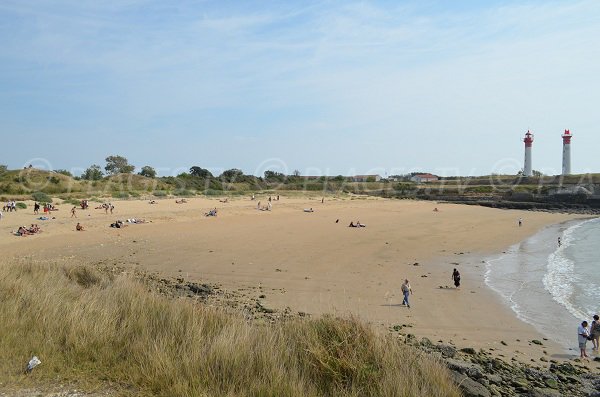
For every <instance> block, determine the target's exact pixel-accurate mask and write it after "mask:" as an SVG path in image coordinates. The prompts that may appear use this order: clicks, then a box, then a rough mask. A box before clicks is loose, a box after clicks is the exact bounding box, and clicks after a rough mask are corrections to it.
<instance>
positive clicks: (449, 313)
mask: <svg viewBox="0 0 600 397" xmlns="http://www.w3.org/2000/svg"><path fill="white" fill-rule="evenodd" d="M257 201H261V202H262V204H263V205H264V204H266V197H264V196H261V197H257V200H256V201H250V200H249V199H248V198H238V199H230V202H229V203H221V202H219V201H218V199H200V198H193V199H188V203H187V204H176V203H175V200H174V199H165V200H158V201H157V202H158V204H156V205H150V204H148V202H147V201H141V200H139V201H117V202H114V204H115V206H116V209H115V213H114V215H112V216H111V215H110V214H109V215H106V214H105V213H104V210H96V209H89V210H87V211H81V210H78V211H77V216H78V218H77V219H75V218H71V214H70V208H71V207H72V206H71V205H68V204H63V205H60V206H59V208H60V210H59V211H56V212H53V213H52V216H54V217H56V219H51V220H48V221H37V220H35V218H36V216H34V215H33V214H32V212H33V210H32V206H31V205H30V208H29V209H27V210H19V211H18V212H17V213H8V214H5V216H4V219H3V220H2V221H0V236H1V237H0V249H2V252H3V257H4V258H10V257H12V256H19V257H22V256H24V255H29V256H32V257H34V258H39V259H48V258H56V257H70V256H73V257H75V258H77V259H81V261H83V262H93V263H97V262H102V263H118V264H125V265H131V266H135V267H140V268H142V269H145V270H148V271H150V272H158V273H160V274H161V275H165V276H172V277H184V278H186V279H188V280H192V281H201V282H208V283H218V284H220V285H222V287H223V288H226V289H229V290H236V291H244V293H246V294H248V295H250V296H252V297H255V298H258V296H259V295H262V294H264V295H266V298H264V299H262V301H263V303H264V306H266V307H269V308H274V309H284V308H285V307H290V308H291V310H292V311H294V312H298V311H301V312H306V313H309V314H311V315H318V314H323V313H333V314H338V315H347V314H354V315H357V316H359V317H361V318H362V319H364V320H366V321H369V322H372V323H373V324H375V325H377V326H383V327H385V328H388V327H390V326H393V325H396V324H408V325H410V326H412V328H409V329H406V328H405V329H404V330H403V331H404V332H410V333H413V334H416V335H417V336H418V337H423V336H426V337H429V338H430V339H431V340H432V341H434V342H437V341H444V342H453V343H455V344H456V345H457V346H459V347H466V346H470V347H475V348H484V349H489V348H492V349H494V351H495V352H496V354H501V355H504V356H505V357H507V358H508V357H516V358H518V359H519V360H521V361H529V359H530V358H534V359H536V360H537V359H539V358H540V357H541V356H542V355H543V354H542V350H547V351H548V354H549V356H554V357H555V358H560V357H566V356H565V355H564V350H563V349H562V348H561V347H559V346H557V345H554V344H552V343H551V342H544V344H545V345H544V346H543V347H542V346H536V345H531V344H530V343H529V341H531V340H532V339H541V335H540V334H539V333H538V332H537V331H536V330H535V329H534V328H533V327H532V326H530V325H528V324H526V323H524V322H522V321H520V320H518V319H517V318H516V317H515V315H514V313H513V312H512V311H511V310H510V309H509V308H508V307H507V306H506V305H505V304H504V303H503V302H502V301H501V300H500V298H499V296H497V295H496V293H495V292H493V291H491V290H490V289H489V288H487V287H486V285H485V283H484V280H483V274H484V271H485V264H483V263H482V258H483V257H485V256H486V255H490V254H494V253H498V252H501V251H502V250H503V249H505V248H507V247H509V246H510V245H512V244H514V243H517V242H518V241H520V240H523V239H525V238H526V237H527V236H529V235H532V234H533V233H535V232H537V231H538V230H540V229H541V228H543V227H544V226H546V225H549V224H554V223H559V222H563V221H566V220H570V219H574V218H576V217H577V216H574V215H565V214H550V213H542V212H523V211H513V210H499V209H491V208H483V207H477V206H464V205H453V204H442V203H434V202H419V201H409V200H402V201H399V200H385V199H376V198H366V197H358V196H355V197H343V198H327V199H326V201H325V203H324V204H322V203H321V200H320V198H318V199H317V198H313V199H311V198H288V197H282V198H281V201H279V202H277V201H274V202H273V210H272V211H270V212H267V211H258V210H257V209H256V206H257ZM29 204H31V203H29ZM96 205H97V203H91V206H92V207H94V206H96ZM215 207H216V208H218V209H219V213H218V216H217V217H210V218H208V217H204V216H203V214H204V213H205V212H207V211H208V210H209V209H211V208H215ZM310 207H312V208H314V212H313V213H306V212H304V211H303V209H304V208H310ZM434 207H437V208H439V212H434V211H433V208H434ZM131 217H136V218H145V219H146V220H148V221H152V222H151V223H146V224H141V225H131V226H128V227H126V228H124V229H114V228H109V227H108V226H109V224H110V223H111V222H113V221H114V220H116V219H127V218H131ZM518 218H523V220H524V224H523V227H518V225H517V220H518ZM336 219H339V223H336ZM357 220H360V222H361V223H364V224H366V225H367V227H366V228H349V227H348V224H349V223H350V221H357ZM77 221H79V222H81V223H82V224H83V225H84V226H85V229H86V231H84V232H76V231H75V224H76V222H77ZM31 223H38V224H40V226H41V227H42V229H43V233H42V234H40V235H35V236H28V237H15V236H13V235H11V234H10V231H11V230H16V229H17V227H18V226H19V225H21V224H23V225H29V224H31ZM415 263H418V265H415ZM454 267H456V268H458V269H459V270H460V271H461V274H462V282H463V286H462V288H461V289H460V290H456V289H454V288H443V289H440V288H439V286H452V280H451V273H452V269H453V268H454ZM425 276H426V277H425ZM404 278H408V279H409V280H410V281H411V285H412V288H413V291H414V294H413V295H412V296H411V309H408V308H406V307H404V306H401V302H402V294H401V292H400V285H401V283H402V281H403V280H404ZM517 339H518V340H520V342H518V341H517ZM500 341H505V342H506V343H507V346H504V345H503V344H501V343H500Z"/></svg>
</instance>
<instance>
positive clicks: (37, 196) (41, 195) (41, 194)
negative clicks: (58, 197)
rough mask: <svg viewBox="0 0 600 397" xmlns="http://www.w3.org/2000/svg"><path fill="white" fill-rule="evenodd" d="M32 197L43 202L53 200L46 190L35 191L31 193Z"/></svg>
mask: <svg viewBox="0 0 600 397" xmlns="http://www.w3.org/2000/svg"><path fill="white" fill-rule="evenodd" d="M31 198H32V199H33V200H34V201H38V202H41V203H51V202H52V198H51V197H50V196H48V195H47V194H46V193H44V192H35V193H33V194H32V195H31Z"/></svg>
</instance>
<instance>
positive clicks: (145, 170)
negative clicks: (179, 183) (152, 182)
mask: <svg viewBox="0 0 600 397" xmlns="http://www.w3.org/2000/svg"><path fill="white" fill-rule="evenodd" d="M140 175H141V176H145V177H146V178H155V177H156V170H155V169H154V168H152V167H150V166H149V165H145V166H143V167H142V170H141V171H140Z"/></svg>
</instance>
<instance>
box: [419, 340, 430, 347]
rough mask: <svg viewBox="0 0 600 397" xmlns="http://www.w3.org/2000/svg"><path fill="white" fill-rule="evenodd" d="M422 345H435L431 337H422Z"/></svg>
mask: <svg viewBox="0 0 600 397" xmlns="http://www.w3.org/2000/svg"><path fill="white" fill-rule="evenodd" d="M421 346H426V347H431V346H433V343H432V342H431V340H430V339H429V338H422V339H421Z"/></svg>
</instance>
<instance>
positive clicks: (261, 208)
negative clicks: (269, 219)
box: [256, 197, 273, 211]
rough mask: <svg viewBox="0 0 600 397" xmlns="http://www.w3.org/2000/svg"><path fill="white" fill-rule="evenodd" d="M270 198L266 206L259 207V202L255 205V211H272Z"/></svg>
mask: <svg viewBox="0 0 600 397" xmlns="http://www.w3.org/2000/svg"><path fill="white" fill-rule="evenodd" d="M270 199H271V197H269V201H268V202H267V205H265V206H261V205H260V201H259V202H258V203H257V204H256V209H257V210H259V211H271V210H272V209H273V206H272V205H271V200H270Z"/></svg>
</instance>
